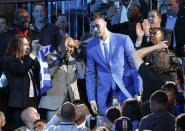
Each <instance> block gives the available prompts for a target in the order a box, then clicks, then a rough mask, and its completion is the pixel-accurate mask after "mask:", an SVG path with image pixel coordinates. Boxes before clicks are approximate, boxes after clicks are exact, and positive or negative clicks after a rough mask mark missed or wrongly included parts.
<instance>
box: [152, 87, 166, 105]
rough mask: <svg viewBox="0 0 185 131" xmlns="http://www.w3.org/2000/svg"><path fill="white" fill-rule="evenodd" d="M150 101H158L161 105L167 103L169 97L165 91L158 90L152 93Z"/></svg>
mask: <svg viewBox="0 0 185 131" xmlns="http://www.w3.org/2000/svg"><path fill="white" fill-rule="evenodd" d="M150 102H156V103H158V104H160V105H167V103H168V97H167V95H166V93H165V92H164V91H161V90H158V91H155V92H154V93H153V94H152V95H151V97H150Z"/></svg>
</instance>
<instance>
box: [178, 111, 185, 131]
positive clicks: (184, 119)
mask: <svg viewBox="0 0 185 131" xmlns="http://www.w3.org/2000/svg"><path fill="white" fill-rule="evenodd" d="M178 127H180V128H181V129H182V131H185V113H184V114H180V115H178V116H177V117H176V128H178Z"/></svg>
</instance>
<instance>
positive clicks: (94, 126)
mask: <svg viewBox="0 0 185 131" xmlns="http://www.w3.org/2000/svg"><path fill="white" fill-rule="evenodd" d="M94 128H96V117H95V116H90V129H94Z"/></svg>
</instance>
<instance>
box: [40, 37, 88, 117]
mask: <svg viewBox="0 0 185 131" xmlns="http://www.w3.org/2000/svg"><path fill="white" fill-rule="evenodd" d="M65 46H66V51H67V53H66V55H65V57H64V58H61V60H60V59H59V58H58V59H57V60H55V62H54V63H55V64H57V65H54V66H53V67H52V68H50V69H51V70H50V73H51V76H52V84H53V87H52V88H51V89H50V90H49V91H48V92H47V95H46V96H43V97H42V99H41V101H40V105H39V107H40V108H45V109H48V110H49V111H48V114H47V119H48V120H49V119H50V118H51V117H52V116H53V115H54V114H56V112H57V110H58V109H59V108H60V107H61V105H62V104H63V103H64V102H66V101H72V102H73V101H74V100H78V99H80V95H79V91H78V87H77V78H79V79H83V78H84V72H85V71H84V68H83V63H82V61H81V60H77V59H75V58H74V57H73V56H72V53H73V50H74V46H75V41H74V40H73V39H72V38H71V37H67V38H66V40H65ZM49 63H50V62H49ZM58 63H59V64H58Z"/></svg>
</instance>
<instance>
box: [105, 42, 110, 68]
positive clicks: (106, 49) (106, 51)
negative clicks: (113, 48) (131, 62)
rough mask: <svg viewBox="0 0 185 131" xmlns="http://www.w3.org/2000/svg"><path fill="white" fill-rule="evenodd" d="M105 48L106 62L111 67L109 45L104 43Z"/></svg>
mask: <svg viewBox="0 0 185 131" xmlns="http://www.w3.org/2000/svg"><path fill="white" fill-rule="evenodd" d="M103 46H104V53H105V61H106V63H107V65H109V61H110V58H109V52H108V47H107V44H105V43H103Z"/></svg>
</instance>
